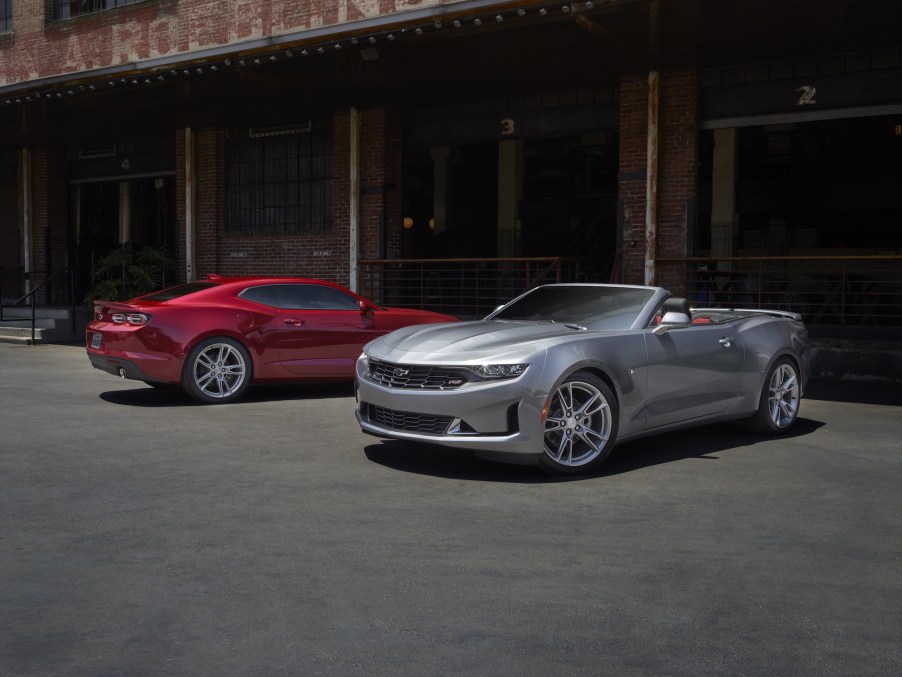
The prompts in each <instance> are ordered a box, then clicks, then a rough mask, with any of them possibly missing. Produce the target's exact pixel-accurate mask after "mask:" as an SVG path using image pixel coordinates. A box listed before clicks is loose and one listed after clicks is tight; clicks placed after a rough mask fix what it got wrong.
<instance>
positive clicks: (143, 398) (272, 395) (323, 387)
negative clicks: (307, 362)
mask: <svg viewBox="0 0 902 677" xmlns="http://www.w3.org/2000/svg"><path fill="white" fill-rule="evenodd" d="M353 396H354V386H353V385H352V384H351V383H347V382H341V383H292V384H273V385H254V386H251V387H250V388H248V389H247V391H246V392H245V393H244V394H243V395H242V396H241V397H240V398H239V399H238V400H236V401H235V402H233V403H232V404H233V405H242V404H259V403H260V402H281V401H286V400H313V399H316V400H319V399H330V398H335V397H353ZM100 399H102V400H104V401H105V402H109V403H110V404H118V405H121V406H126V407H185V406H198V407H204V406H219V405H205V404H203V403H201V402H197V401H195V400H193V399H192V398H191V397H189V396H188V394H187V393H185V391H184V390H182V389H181V388H179V387H178V386H175V385H173V386H161V387H151V386H147V387H146V388H141V387H138V388H125V389H123V390H108V391H106V392H103V393H100Z"/></svg>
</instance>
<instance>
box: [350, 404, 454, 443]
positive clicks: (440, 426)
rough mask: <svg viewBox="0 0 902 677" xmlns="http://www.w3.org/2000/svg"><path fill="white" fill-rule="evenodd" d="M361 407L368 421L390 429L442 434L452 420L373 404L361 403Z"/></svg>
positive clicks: (446, 417) (447, 417) (448, 417)
mask: <svg viewBox="0 0 902 677" xmlns="http://www.w3.org/2000/svg"><path fill="white" fill-rule="evenodd" d="M362 407H363V410H364V414H365V415H366V418H367V419H368V420H369V421H370V423H374V424H376V425H381V426H384V427H385V428H391V429H392V430H405V431H407V432H415V433H432V434H435V435H444V434H445V433H447V432H448V428H450V427H451V421H452V420H453V419H452V418H451V417H450V416H435V415H433V414H417V413H414V412H411V411H395V410H394V409H386V408H385V407H379V406H376V405H375V404H363V405H362Z"/></svg>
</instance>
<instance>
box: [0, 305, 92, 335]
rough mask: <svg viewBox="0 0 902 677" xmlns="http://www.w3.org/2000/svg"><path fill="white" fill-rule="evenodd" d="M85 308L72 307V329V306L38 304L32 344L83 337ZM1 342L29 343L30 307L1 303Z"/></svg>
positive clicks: (86, 318)
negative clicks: (73, 308)
mask: <svg viewBox="0 0 902 677" xmlns="http://www.w3.org/2000/svg"><path fill="white" fill-rule="evenodd" d="M88 314H89V313H88V310H87V309H85V308H81V307H77V308H76V309H75V323H74V329H73V322H72V309H71V308H69V307H58V306H40V307H38V308H35V323H34V324H35V338H34V342H35V343H73V342H80V341H83V340H84V330H85V324H87V321H88ZM0 342H3V343H25V344H30V343H31V308H30V307H28V306H4V307H3V321H2V322H0Z"/></svg>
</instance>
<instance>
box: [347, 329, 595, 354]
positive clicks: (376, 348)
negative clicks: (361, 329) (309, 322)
mask: <svg viewBox="0 0 902 677" xmlns="http://www.w3.org/2000/svg"><path fill="white" fill-rule="evenodd" d="M592 333H593V334H597V333H599V332H592ZM585 336H586V332H585V331H584V330H582V329H574V328H573V327H571V326H568V325H564V324H554V323H550V322H511V321H500V320H478V321H475V322H458V323H455V324H444V325H419V326H413V327H405V328H403V329H398V330H396V331H393V332H391V333H390V334H386V335H385V336H382V337H380V338H378V339H376V340H375V341H372V342H371V343H369V344H368V345H367V346H366V347H365V349H364V350H365V352H366V354H367V355H369V356H371V357H375V358H378V359H382V360H386V361H389V362H402V361H403V362H423V363H450V362H453V363H455V364H473V363H476V362H479V361H481V360H484V359H485V358H487V357H492V358H499V357H510V358H512V359H524V358H525V357H526V356H528V355H531V354H534V353H536V352H544V350H545V349H546V348H547V347H548V345H549V344H552V343H560V342H561V341H567V340H573V339H581V338H585Z"/></svg>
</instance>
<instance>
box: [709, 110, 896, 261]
mask: <svg viewBox="0 0 902 677" xmlns="http://www.w3.org/2000/svg"><path fill="white" fill-rule="evenodd" d="M714 145H715V144H714V135H713V132H711V131H704V132H702V135H701V140H700V160H701V163H700V168H699V201H698V202H699V228H698V229H697V232H696V238H695V252H696V253H697V254H699V255H705V254H707V253H708V251H707V250H710V248H711V246H712V243H711V228H710V226H711V221H712V218H711V204H712V194H713V192H714V190H724V189H725V188H724V187H723V185H722V184H717V181H716V176H715V170H714V169H713V156H714V152H715V149H714ZM735 155H736V157H735V163H736V165H735V166H736V174H735V177H736V178H735V185H734V190H735V213H736V216H735V224H736V227H735V238H734V245H733V247H734V254H735V255H738V256H762V255H765V256H767V255H776V256H779V255H799V254H805V255H813V254H824V255H851V254H862V255H873V254H875V253H876V254H879V253H883V252H884V251H886V250H892V251H893V252H895V251H902V239H900V237H899V229H900V227H902V191H900V190H899V186H900V185H902V132H900V131H899V120H898V118H897V117H894V116H892V117H868V118H850V119H845V120H822V121H813V122H800V123H793V124H780V125H761V126H755V127H743V128H741V129H739V130H738V131H737V136H736V152H735ZM718 185H719V186H720V187H717V186H718Z"/></svg>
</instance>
